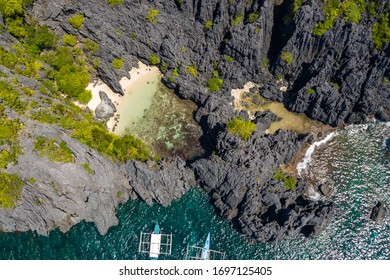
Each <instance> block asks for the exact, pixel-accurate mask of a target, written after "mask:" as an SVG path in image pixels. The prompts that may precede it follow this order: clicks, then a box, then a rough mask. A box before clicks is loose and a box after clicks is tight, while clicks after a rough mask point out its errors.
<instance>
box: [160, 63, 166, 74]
mask: <svg viewBox="0 0 390 280" xmlns="http://www.w3.org/2000/svg"><path fill="white" fill-rule="evenodd" d="M160 71H161V73H165V72H167V64H166V63H165V62H161V64H160Z"/></svg>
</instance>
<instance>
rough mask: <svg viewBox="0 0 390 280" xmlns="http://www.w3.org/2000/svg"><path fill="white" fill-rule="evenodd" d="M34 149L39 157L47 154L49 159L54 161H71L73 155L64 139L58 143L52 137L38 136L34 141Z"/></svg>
mask: <svg viewBox="0 0 390 280" xmlns="http://www.w3.org/2000/svg"><path fill="white" fill-rule="evenodd" d="M34 151H36V152H37V153H38V155H39V156H40V157H45V156H47V157H48V158H49V160H50V161H55V162H73V161H74V156H73V153H72V151H71V149H69V147H68V145H66V143H65V142H64V141H60V142H59V143H58V142H57V141H56V140H55V139H53V138H44V137H41V136H38V137H37V139H36V141H35V142H34Z"/></svg>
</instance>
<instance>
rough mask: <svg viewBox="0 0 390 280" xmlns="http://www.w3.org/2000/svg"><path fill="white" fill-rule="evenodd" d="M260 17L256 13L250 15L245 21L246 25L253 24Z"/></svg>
mask: <svg viewBox="0 0 390 280" xmlns="http://www.w3.org/2000/svg"><path fill="white" fill-rule="evenodd" d="M259 17H260V13H258V12H256V13H250V14H249V16H248V18H247V19H246V22H247V23H254V22H256V21H257V20H258V19H259Z"/></svg>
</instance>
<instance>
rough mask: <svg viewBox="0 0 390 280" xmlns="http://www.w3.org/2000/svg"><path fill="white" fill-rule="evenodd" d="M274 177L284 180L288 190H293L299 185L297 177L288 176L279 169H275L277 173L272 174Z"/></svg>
mask: <svg viewBox="0 0 390 280" xmlns="http://www.w3.org/2000/svg"><path fill="white" fill-rule="evenodd" d="M272 178H273V179H275V180H278V181H281V182H283V183H284V187H285V188H286V190H293V189H295V187H296V186H297V183H298V181H297V179H295V178H294V177H291V176H288V175H286V174H284V173H283V172H282V171H280V170H279V169H276V170H275V173H274V175H273V176H272Z"/></svg>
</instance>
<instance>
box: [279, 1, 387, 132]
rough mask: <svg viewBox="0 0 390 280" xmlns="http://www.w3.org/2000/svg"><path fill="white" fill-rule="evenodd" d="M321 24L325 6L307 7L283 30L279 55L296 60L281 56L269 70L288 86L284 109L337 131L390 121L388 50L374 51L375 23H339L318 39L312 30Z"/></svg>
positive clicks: (319, 3) (313, 4)
mask: <svg viewBox="0 0 390 280" xmlns="http://www.w3.org/2000/svg"><path fill="white" fill-rule="evenodd" d="M380 13H381V10H380V11H379V12H378V14H380ZM322 20H324V15H323V11H322V1H321V0H313V1H305V2H304V3H303V5H302V7H300V8H299V9H298V11H297V12H296V13H295V16H294V17H293V19H292V20H291V21H290V22H289V23H287V24H286V25H285V26H284V32H283V34H284V35H285V37H284V38H283V41H284V42H285V44H284V45H283V47H282V48H281V50H280V52H279V54H278V55H280V54H281V53H283V52H286V53H289V54H291V56H292V58H293V59H292V61H291V62H286V61H284V60H283V59H281V57H280V56H279V57H277V58H276V59H275V63H274V64H273V65H272V67H271V68H272V71H273V73H274V74H275V75H281V76H283V77H284V78H285V79H286V80H287V81H288V83H289V91H288V93H287V94H286V97H285V99H284V103H285V105H286V106H287V107H288V108H289V109H290V110H293V111H296V112H304V113H305V114H306V115H308V116H309V117H311V118H313V119H317V120H320V121H322V122H325V123H328V124H331V125H333V126H338V125H340V124H341V123H343V122H347V121H348V122H352V123H361V122H364V121H365V117H366V116H368V115H375V116H376V117H378V118H381V119H383V120H387V121H388V120H390V102H389V100H390V87H389V86H388V85H387V83H385V82H384V81H385V80H386V79H387V78H386V77H387V75H388V73H387V69H388V67H389V63H390V58H389V56H388V45H386V46H384V48H383V51H380V50H378V49H375V48H374V45H373V41H372V32H371V30H372V25H373V23H374V20H371V19H368V16H367V15H365V14H364V15H363V18H362V20H361V22H360V23H359V24H351V23H348V22H346V21H344V20H343V19H342V17H337V18H336V20H335V22H334V26H333V28H331V29H329V30H328V31H326V32H325V34H324V35H322V36H315V35H314V34H313V28H314V26H315V25H316V24H317V23H318V22H320V21H322Z"/></svg>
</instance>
